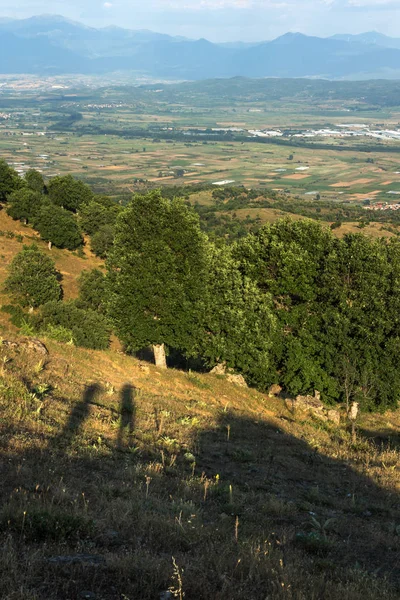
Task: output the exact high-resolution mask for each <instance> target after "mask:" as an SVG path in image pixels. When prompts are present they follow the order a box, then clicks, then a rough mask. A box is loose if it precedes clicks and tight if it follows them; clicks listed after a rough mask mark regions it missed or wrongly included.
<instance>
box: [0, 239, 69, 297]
mask: <svg viewBox="0 0 400 600" xmlns="http://www.w3.org/2000/svg"><path fill="white" fill-rule="evenodd" d="M60 277H61V276H60V274H59V272H58V271H57V270H56V268H55V265H54V261H53V260H52V259H51V258H50V257H49V256H47V255H46V254H44V252H42V251H41V250H39V248H38V247H37V246H36V245H32V246H24V247H23V249H22V250H21V252H19V253H18V254H17V255H16V256H15V257H14V259H13V261H12V263H11V265H10V269H9V275H8V277H7V279H6V282H5V290H6V291H7V292H9V293H10V294H11V295H12V296H13V297H14V298H15V299H16V300H17V302H18V303H19V304H21V306H33V307H37V306H40V305H41V304H45V303H46V302H49V301H52V300H53V301H55V300H59V299H60V298H61V294H62V289H61V286H60V284H59V279H60Z"/></svg>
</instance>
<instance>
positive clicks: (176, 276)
mask: <svg viewBox="0 0 400 600" xmlns="http://www.w3.org/2000/svg"><path fill="white" fill-rule="evenodd" d="M207 258H208V242H207V238H206V237H205V235H204V234H203V233H202V232H201V230H200V225H199V220H198V217H197V215H196V214H195V213H194V212H193V211H192V210H191V209H190V208H188V207H187V206H186V205H185V203H184V201H183V200H182V199H179V198H174V199H173V200H171V201H170V200H167V199H165V198H162V196H161V194H160V192H158V191H155V192H150V193H148V194H146V195H143V196H135V197H134V198H133V200H132V202H131V204H130V205H129V206H128V207H127V209H126V210H124V211H123V212H122V213H121V214H120V215H119V217H118V219H117V223H116V235H115V241H114V246H113V248H112V250H111V252H110V255H109V258H108V261H107V266H108V282H109V289H110V301H109V310H110V315H111V317H112V319H113V321H114V324H115V328H116V331H117V333H118V335H119V336H120V338H121V340H122V341H123V342H124V343H125V345H126V347H127V349H128V350H133V351H134V350H139V349H141V348H144V347H146V346H150V345H151V346H153V349H154V355H155V360H156V363H157V364H159V365H160V366H163V367H165V366H166V361H165V345H167V346H169V347H172V348H176V349H179V350H181V351H183V352H185V353H186V354H188V355H189V354H193V353H195V351H196V348H197V346H198V340H199V337H200V336H201V311H202V303H203V294H204V289H205V284H206V280H207V264H208V260H207Z"/></svg>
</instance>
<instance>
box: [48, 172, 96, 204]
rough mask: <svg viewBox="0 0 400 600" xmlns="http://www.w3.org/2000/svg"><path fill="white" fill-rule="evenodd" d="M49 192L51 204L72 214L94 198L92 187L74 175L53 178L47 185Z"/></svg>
mask: <svg viewBox="0 0 400 600" xmlns="http://www.w3.org/2000/svg"><path fill="white" fill-rule="evenodd" d="M47 190H48V195H49V198H50V200H51V202H53V203H54V204H56V205H57V206H62V207H63V208H65V209H66V210H70V211H72V212H76V211H77V210H79V208H80V206H81V205H82V204H84V203H88V202H90V200H92V198H93V192H92V190H91V189H90V187H89V186H88V185H86V184H85V183H83V182H82V181H79V180H77V179H74V178H73V177H72V175H63V176H61V175H59V176H57V177H53V178H52V179H50V181H49V183H48V184H47Z"/></svg>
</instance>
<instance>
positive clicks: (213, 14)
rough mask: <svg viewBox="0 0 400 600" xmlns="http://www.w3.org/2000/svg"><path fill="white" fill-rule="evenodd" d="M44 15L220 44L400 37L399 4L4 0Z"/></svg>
mask: <svg viewBox="0 0 400 600" xmlns="http://www.w3.org/2000/svg"><path fill="white" fill-rule="evenodd" d="M44 13H46V14H59V15H63V16H65V17H68V18H71V19H75V20H78V21H81V22H84V23H86V24H87V25H91V26H93V27H103V26H107V25H119V26H122V27H126V28H130V29H150V30H152V31H158V32H161V33H169V34H171V35H183V36H186V37H190V38H196V39H198V38H201V37H203V38H207V39H209V40H211V41H215V42H225V41H237V40H242V41H247V42H249V41H261V40H269V39H273V38H275V37H278V36H279V35H282V34H284V33H286V32H288V31H299V32H301V33H305V34H307V35H318V36H329V35H333V34H335V33H362V32H365V31H372V30H375V31H380V32H381V33H385V34H387V35H391V36H394V37H400V0H17V2H15V1H14V2H12V1H11V0H0V17H12V18H24V17H29V16H32V15H40V14H44Z"/></svg>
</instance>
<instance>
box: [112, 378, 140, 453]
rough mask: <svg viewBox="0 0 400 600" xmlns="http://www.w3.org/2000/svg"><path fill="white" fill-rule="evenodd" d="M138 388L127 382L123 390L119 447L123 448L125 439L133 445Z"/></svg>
mask: <svg viewBox="0 0 400 600" xmlns="http://www.w3.org/2000/svg"><path fill="white" fill-rule="evenodd" d="M135 396H136V388H135V387H134V386H133V385H131V384H129V383H127V384H125V385H124V387H123V388H122V390H121V404H120V414H121V417H120V423H119V429H118V438H117V448H119V449H122V448H123V447H124V443H125V441H127V442H128V445H129V446H130V445H132V442H133V434H134V431H135V420H136V405H135Z"/></svg>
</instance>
